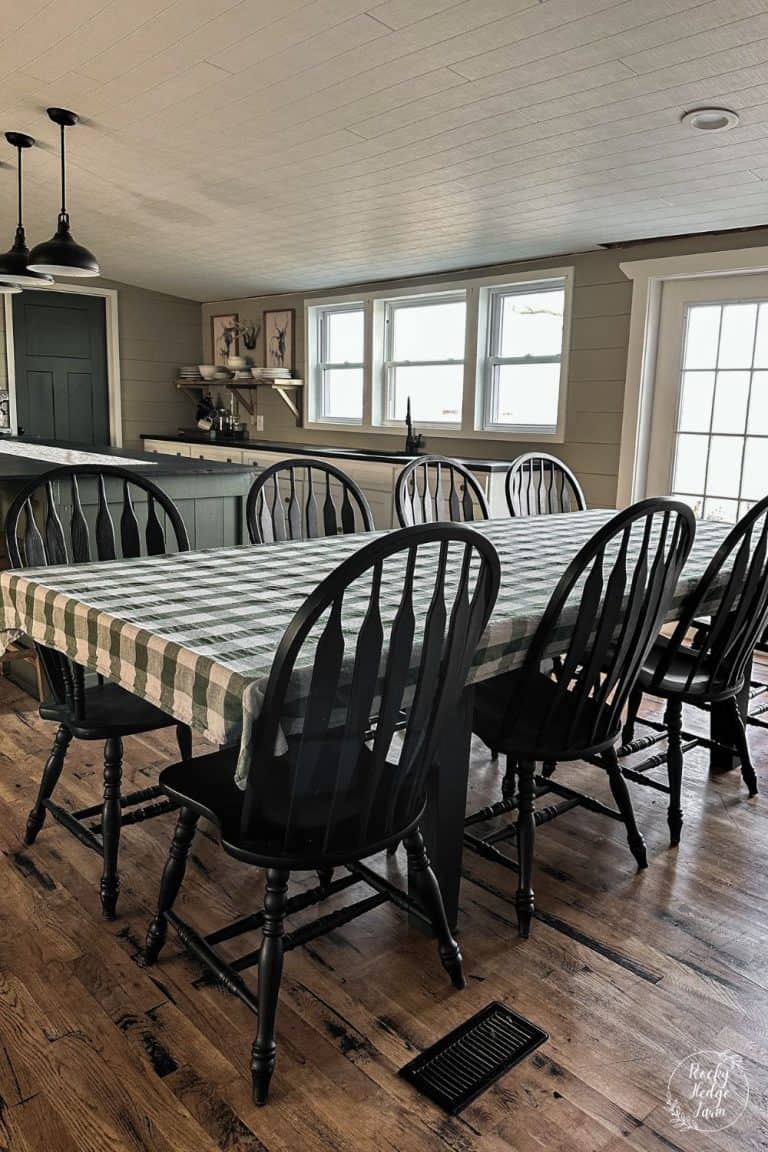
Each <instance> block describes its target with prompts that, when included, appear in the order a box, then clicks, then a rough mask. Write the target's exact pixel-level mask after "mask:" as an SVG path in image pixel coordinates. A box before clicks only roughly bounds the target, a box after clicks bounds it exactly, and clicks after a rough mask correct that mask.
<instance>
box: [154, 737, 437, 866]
mask: <svg viewBox="0 0 768 1152" xmlns="http://www.w3.org/2000/svg"><path fill="white" fill-rule="evenodd" d="M296 744H297V741H294V740H292V741H290V745H291V748H290V750H289V753H288V755H286V756H275V757H274V759H272V760H271V761H269V762H267V763H263V764H262V765H260V766H259V768H258V769H252V771H254V770H257V771H259V772H265V773H269V774H270V778H271V780H272V782H273V783H272V784H271V785H270V789H269V792H268V794H265V795H264V798H263V805H262V807H261V810H260V811H259V812H256V813H254V812H251V813H249V815H248V819H247V820H246V821H244V820H243V806H244V804H245V803H246V793H245V792H244V791H243V790H242V789H240V788H238V786H237V784H236V783H235V769H236V766H237V757H238V749H237V748H224V749H221V750H220V751H218V752H212V753H210V755H208V756H198V757H195V758H194V759H193V760H190V761H186V762H185V761H183V760H182V761H180V762H179V763H177V764H171V765H170V766H169V767H167V768H164V769H163V771H162V772H161V773H160V786H161V788H162V789H163V791H164V792H166V793H167V795H168V796H170V797H171V799H172V800H175V801H176V802H177V803H178V804H181V805H182V806H183V807H185V808H191V809H192V811H193V812H196V813H197V814H198V816H204V817H205V818H206V819H207V820H210V821H211V823H212V824H214V825H215V826H216V828H218V830H219V833H220V836H221V844H222V847H223V848H224V850H225V851H226V852H228V853H229V854H230V855H231V856H234V857H236V858H237V859H238V860H244V861H245V862H247V863H249V864H255V865H257V866H259V867H278V866H279V865H280V864H284V863H285V862H286V861H287V860H290V864H291V868H293V869H297V870H299V871H301V870H302V869H306V870H307V871H315V870H317V869H318V868H321V867H328V866H329V865H332V864H334V863H343V862H344V861H346V860H349V847H348V845H349V843H350V839H352V840H354V839H355V838H356V835H357V833H358V831H359V825H360V813H361V810H362V808H363V806H364V804H365V796H364V793H363V791H362V789H361V788H360V787H359V786H358V787H355V788H353V789H352V790H350V791H348V792H346V793H342V794H341V795H338V794H337V795H336V796H335V797H334V794H333V768H334V765H333V764H332V763H331V762H329V763H328V764H327V771H326V772H325V773H324V779H323V778H322V777H321V779H320V780H319V781H317V782H316V783H315V785H314V787H313V789H312V792H311V794H307V795H305V796H304V797H303V798H302V797H301V796H297V795H296V793H295V791H294V790H293V767H292V763H291V759H292V757H293V756H295V751H296ZM361 760H363V761H370V763H368V764H363V765H361V766H359V767H358V770H356V773H355V776H356V780H357V781H359V782H362V781H364V780H365V779H366V778H370V773H372V772H373V771H374V765H373V754H372V753H371V752H370V751H369V750H368V749H367V748H364V749H363V752H362V756H361ZM390 767H393V766H390ZM331 808H333V812H334V820H335V822H336V825H337V827H336V829H335V830H334V836H333V840H332V841H331V842H330V844H329V845H328V846H327V847H326V845H325V843H324V840H325V836H326V830H327V827H328V815H329V812H330V810H331ZM289 812H290V813H291V824H292V832H291V835H290V839H289V840H288V841H287V842H286V820H287V817H288V813H289ZM377 812H378V814H379V815H380V816H381V828H380V829H379V830H377V829H376V826H375V823H376V813H377ZM408 815H409V819H408V820H407V821H406V822H405V823H404V826H403V827H402V828H401V829H399V830H397V831H396V832H395V834H394V835H395V836H396V837H397V839H402V837H403V836H405V835H406V834H407V833H408V831H409V830H410V829H411V828H413V827H414V826H415V824H416V823H417V822H418V819H419V817H420V816H421V812H420V811H419V813H418V815H417V817H416V819H415V820H414V818H413V814H412V812H409V814H408ZM244 824H245V825H246V826H247V829H248V834H247V835H244V834H243V826H244ZM392 839H393V833H392V831H391V824H390V823H389V819H388V813H387V805H386V804H385V803H380V804H378V805H377V806H375V807H374V821H373V826H372V828H371V841H370V846H369V845H366V856H368V855H373V854H374V853H375V852H378V851H380V849H381V848H383V847H386V845H387V844H389V843H391V841H392ZM334 843H336V844H337V846H338V848H337V851H336V852H334V849H333V845H334ZM345 844H346V845H347V847H346V849H345V848H344V845H345ZM297 861H298V862H297Z"/></svg>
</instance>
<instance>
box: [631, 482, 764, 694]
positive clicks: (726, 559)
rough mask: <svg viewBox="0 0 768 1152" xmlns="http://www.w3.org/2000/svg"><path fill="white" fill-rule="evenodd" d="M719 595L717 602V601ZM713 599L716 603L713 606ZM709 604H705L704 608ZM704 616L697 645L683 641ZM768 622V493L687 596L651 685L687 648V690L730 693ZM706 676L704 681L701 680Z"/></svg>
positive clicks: (739, 682)
mask: <svg viewBox="0 0 768 1152" xmlns="http://www.w3.org/2000/svg"><path fill="white" fill-rule="evenodd" d="M718 596H719V600H717V598H718ZM713 599H714V600H716V601H717V603H716V607H714V608H712V607H711V605H712V603H713ZM707 605H709V607H707ZM703 615H707V616H709V618H710V623H709V627H708V628H707V629H706V630H705V631H700V632H699V639H698V641H697V644H696V647H695V648H692V647H690V646H689V645H686V644H685V638H686V633H687V632H688V629H689V628H690V627H691V626H692V625H693V624H694V621H695V619H696V617H700V616H703ZM767 624H768V496H765V497H764V498H763V499H762V500H760V501H759V503H757V504H755V506H754V508H751V509H750V510H749V512H747V513H745V515H744V516H742V518H741V520H739V521H738V523H737V524H736V525H735V526H734V527H733V528H732V529H731V531H730V532H729V533H728V535H727V536H726V538H725V540H724V541H723V542H722V544H721V545H720V547H719V548H718V550H717V552H716V553H715V555H714V556H713V557H712V559H711V561H710V562H709V565H708V566H707V570H706V572H705V573H704V575H703V576H702V577H701V580H700V581H699V583H698V584H697V585H696V588H695V589H694V591H693V592H692V593H691V595H690V596H689V597H687V599H686V602H685V605H684V609H683V613H682V615H681V617H680V619H679V620H678V622H677V626H676V627H675V630H674V632H673V633H672V635H671V636H670V637H669V640H668V642H667V643H666V644H665V646H664V651H663V653H662V654H661V659H660V660H659V664H658V667H657V668H656V669H655V671H654V677H653V683H658V682H660V681H661V680H663V679H664V677H665V675H666V674H667V673H668V671H669V669H670V664H671V662H672V661H673V659H674V657H675V654H676V653H677V652H679V651H680V649H681V648H683V647H685V649H686V654H687V657H688V660H687V669H688V676H687V681H686V685H685V689H684V690H685V691H687V690H688V689H690V687H691V685H692V684H693V682H694V680H697V681H698V682H699V683H698V686H697V691H701V690H702V688H703V691H704V692H705V693H706V694H707V695H713V694H718V693H723V694H727V695H730V694H732V693H733V692H736V691H738V690H739V689H740V687H741V685H742V683H743V681H744V677H745V676H746V673H747V665H748V663H749V660H750V659H751V656H752V653H753V651H754V649H755V646H756V645H757V642H758V640H759V639H760V637H761V636H762V634H763V632H764V631H765V629H766V625H767ZM702 677H705V684H704V685H702V684H701V679H702Z"/></svg>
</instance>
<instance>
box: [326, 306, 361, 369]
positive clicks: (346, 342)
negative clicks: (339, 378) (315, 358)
mask: <svg viewBox="0 0 768 1152" xmlns="http://www.w3.org/2000/svg"><path fill="white" fill-rule="evenodd" d="M325 323H326V349H325V358H326V361H327V362H328V363H330V364H344V363H345V362H346V363H349V364H362V362H363V328H364V319H363V310H362V308H360V309H355V310H354V311H353V312H326V313H325Z"/></svg>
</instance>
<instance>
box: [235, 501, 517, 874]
mask: <svg viewBox="0 0 768 1152" xmlns="http://www.w3.org/2000/svg"><path fill="white" fill-rule="evenodd" d="M499 575H500V573H499V561H498V557H497V555H496V552H495V550H494V548H493V546H492V545H491V544H490V543H489V541H487V540H486V539H485V538H484V537H482V536H480V535H479V534H478V533H476V532H474V531H473V530H472V529H470V528H467V527H466V526H464V525H455V524H433V525H428V526H420V527H413V528H409V529H405V530H403V531H396V532H391V533H388V534H387V535H386V536H384V537H382V538H380V539H376V540H374V541H372V542H371V543H370V544H368V545H366V546H365V547H363V548H361V549H360V550H359V551H358V552H357V553H355V555H353V556H351V557H350V558H349V559H348V560H346V561H344V563H342V564H341V565H340V566H339V567H338V568H337V569H336V571H335V572H333V573H332V574H331V575H330V576H328V577H327V578H326V579H325V580H324V581H323V582H322V583H321V584H320V585H319V587H318V588H317V590H316V591H315V592H314V593H313V594H312V595H311V596H310V597H309V598H308V599H307V601H306V602H305V603H304V605H303V606H302V607H301V608H300V609H299V611H298V612H297V613H296V615H295V617H294V618H293V620H292V621H291V623H290V624H289V626H288V628H287V630H286V632H285V635H284V637H283V640H282V642H281V644H280V646H279V649H278V652H277V655H276V658H275V661H274V663H273V666H272V671H271V674H270V677H269V681H268V684H267V688H266V692H265V698H264V703H263V706H262V711H261V714H260V717H259V723H258V725H257V729H256V733H255V739H254V742H253V746H252V761H251V764H252V767H251V770H250V771H249V774H248V780H247V786H246V798H245V803H244V805H243V829H242V834H243V836H244V837H245V838H248V837H251V836H252V837H256V836H258V837H259V838H260V843H261V846H262V850H263V851H264V853H265V854H269V853H270V852H271V851H272V850H276V851H277V852H278V853H280V854H282V855H287V854H294V855H295V854H296V853H297V852H301V851H304V852H305V853H307V854H311V852H312V851H313V850H314V851H317V852H321V853H322V854H324V855H326V854H330V855H334V854H338V855H339V858H341V857H343V856H344V855H346V857H347V858H354V857H355V855H357V854H360V855H361V856H362V855H366V854H370V851H372V850H375V845H376V844H380V843H382V842H384V841H387V840H388V839H389V840H391V839H392V838H393V837H395V836H397V835H398V834H399V833H400V832H401V831H403V830H405V829H407V828H409V827H412V826H413V825H414V823H415V822H416V821H417V820H418V818H419V816H420V814H421V811H422V810H423V805H424V798H425V794H426V779H427V773H428V771H429V770H430V768H431V763H432V761H431V759H430V755H431V751H433V750H434V748H435V746H436V744H435V741H436V740H438V739H439V738H440V735H441V733H440V732H439V731H437V730H436V725H438V726H439V721H440V719H441V718H442V717H444V716H445V713H446V709H448V708H455V707H456V704H457V701H458V696H459V694H460V692H461V690H462V689H463V686H464V683H465V681H466V678H467V675H468V672H469V665H470V663H471V660H472V657H473V654H474V652H475V650H476V648H477V645H478V643H479V641H480V637H481V635H482V633H483V631H484V629H485V626H486V624H487V621H488V618H489V616H490V612H491V610H492V607H493V604H494V602H495V599H496V594H497V592H498V587H499ZM459 628H460V629H461V634H459V631H458V629H459ZM417 638H418V639H417ZM416 639H417V642H415V643H414V641H415V640H416ZM305 649H306V651H305ZM310 667H311V669H312V671H311V674H309V673H306V672H305V673H302V671H300V670H301V669H308V668H310ZM307 678H308V679H309V684H308V686H306V680H307ZM302 684H303V685H305V687H304V688H303V693H302V690H301V685H302ZM449 693H450V694H451V696H450V699H449ZM297 694H298V695H300V696H301V699H302V700H304V704H303V707H301V709H300V715H301V721H300V725H301V729H300V732H299V733H297V734H295V735H291V733H290V728H288V733H289V735H288V751H287V752H286V753H285V754H284V756H283V757H282V762H280V763H277V764H275V765H274V767H273V768H272V769H270V770H268V771H266V770H264V768H265V765H266V764H267V763H269V762H270V761H271V760H272V758H273V757H274V755H275V751H274V750H275V746H276V741H277V740H278V738H279V736H280V733H281V731H282V725H283V724H284V723H285V718H286V717H289V716H291V715H293V714H294V712H295V711H296V699H297ZM366 737H367V739H366ZM398 745H399V752H398V750H397V747H398ZM265 821H266V825H267V827H266V830H265ZM270 828H272V829H274V831H273V832H272V833H270Z"/></svg>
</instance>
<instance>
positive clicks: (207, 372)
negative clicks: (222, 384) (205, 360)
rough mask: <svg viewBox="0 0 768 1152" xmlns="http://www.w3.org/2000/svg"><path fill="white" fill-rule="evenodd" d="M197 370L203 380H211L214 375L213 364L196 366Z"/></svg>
mask: <svg viewBox="0 0 768 1152" xmlns="http://www.w3.org/2000/svg"><path fill="white" fill-rule="evenodd" d="M197 370H198V372H199V373H200V375H201V376H202V378H203V380H213V378H214V376H215V375H216V365H215V364H198V366H197Z"/></svg>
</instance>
